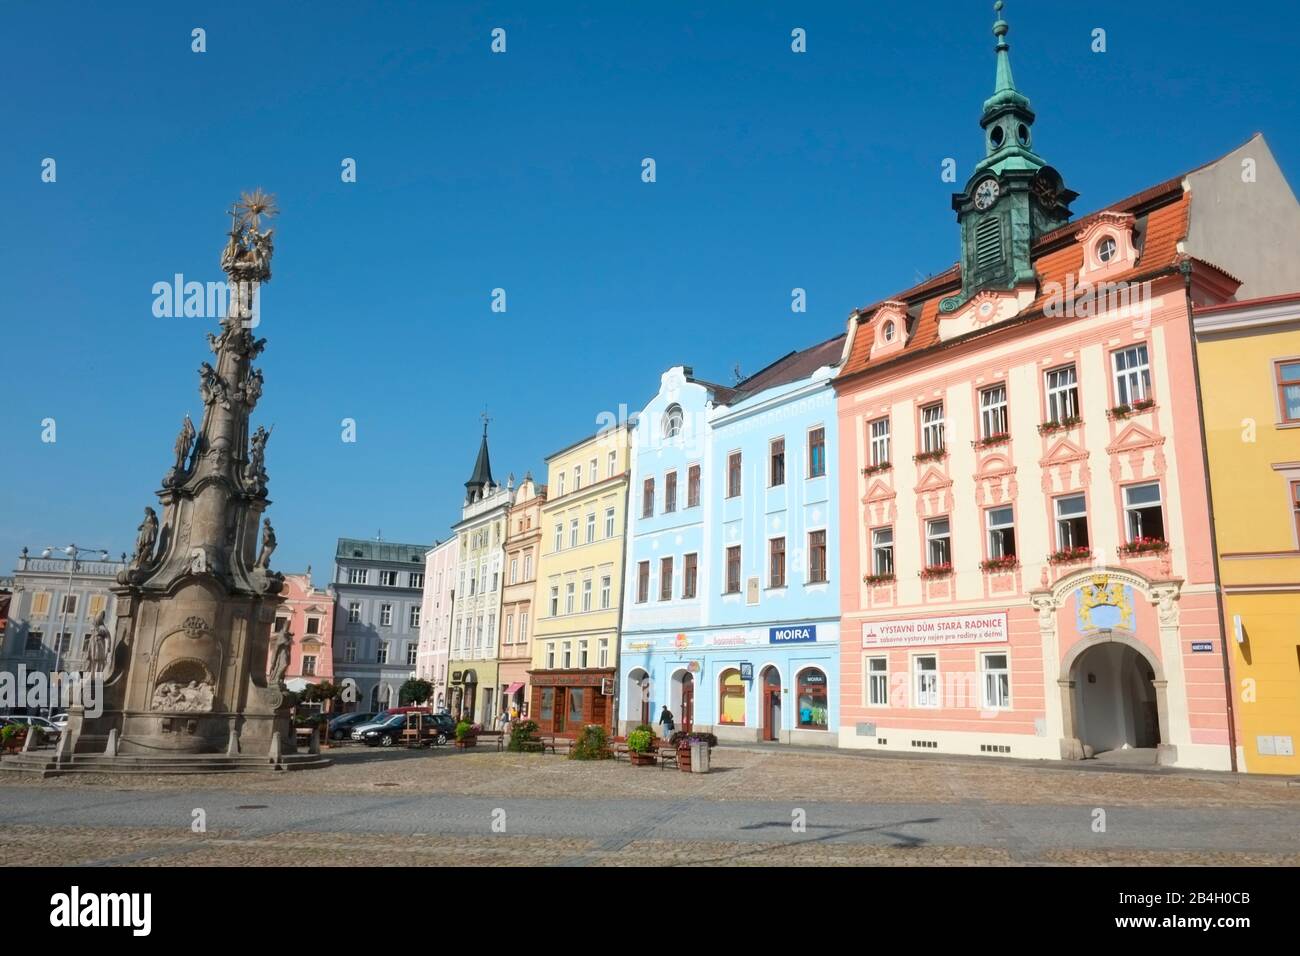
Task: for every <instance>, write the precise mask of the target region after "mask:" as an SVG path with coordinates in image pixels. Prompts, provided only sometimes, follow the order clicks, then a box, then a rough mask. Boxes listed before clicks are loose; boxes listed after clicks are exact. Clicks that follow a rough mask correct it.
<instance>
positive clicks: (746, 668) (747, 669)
mask: <svg viewBox="0 0 1300 956" xmlns="http://www.w3.org/2000/svg"><path fill="white" fill-rule="evenodd" d="M740 679H741V680H749V681H752V680H753V679H754V665H753V663H751V662H750V661H741V662H740Z"/></svg>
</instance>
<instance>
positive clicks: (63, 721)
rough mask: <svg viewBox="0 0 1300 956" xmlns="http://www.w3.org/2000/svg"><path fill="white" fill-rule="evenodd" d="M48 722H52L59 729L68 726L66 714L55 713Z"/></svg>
mask: <svg viewBox="0 0 1300 956" xmlns="http://www.w3.org/2000/svg"><path fill="white" fill-rule="evenodd" d="M50 723H52V724H53V725H54V726H55V727H57V728H58V729H59V730H63V729H64V728H66V727H67V726H68V715H67V714H55V715H54V716H53V717H51V718H50Z"/></svg>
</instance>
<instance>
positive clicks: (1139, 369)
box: [1111, 343, 1151, 405]
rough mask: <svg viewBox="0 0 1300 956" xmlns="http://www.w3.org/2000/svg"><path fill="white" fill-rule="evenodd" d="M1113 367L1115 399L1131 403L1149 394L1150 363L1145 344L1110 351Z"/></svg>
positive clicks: (1120, 402) (1120, 403) (1121, 403)
mask: <svg viewBox="0 0 1300 956" xmlns="http://www.w3.org/2000/svg"><path fill="white" fill-rule="evenodd" d="M1111 361H1112V362H1113V363H1114V368H1115V401H1116V403H1117V404H1119V405H1132V404H1133V403H1134V402H1137V401H1141V400H1142V399H1144V398H1147V397H1148V396H1149V395H1150V394H1151V364H1150V362H1149V361H1148V359H1147V347H1146V344H1145V343H1143V344H1142V345H1132V346H1129V347H1128V348H1126V349H1120V350H1119V351H1118V352H1112V353H1111Z"/></svg>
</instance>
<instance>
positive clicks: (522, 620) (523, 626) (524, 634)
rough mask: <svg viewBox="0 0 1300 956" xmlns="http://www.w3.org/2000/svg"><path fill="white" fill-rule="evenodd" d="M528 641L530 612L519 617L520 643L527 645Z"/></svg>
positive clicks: (525, 612)
mask: <svg viewBox="0 0 1300 956" xmlns="http://www.w3.org/2000/svg"><path fill="white" fill-rule="evenodd" d="M527 641H528V612H527V611H524V612H523V613H522V614H520V615H519V643H520V644H525V643H527Z"/></svg>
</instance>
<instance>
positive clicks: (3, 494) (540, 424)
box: [0, 0, 1300, 580]
mask: <svg viewBox="0 0 1300 956" xmlns="http://www.w3.org/2000/svg"><path fill="white" fill-rule="evenodd" d="M1006 15H1007V19H1008V21H1009V22H1010V24H1011V34H1010V38H1009V39H1010V41H1011V48H1012V62H1013V64H1014V67H1015V76H1016V81H1017V84H1018V85H1019V87H1020V88H1021V89H1022V90H1023V91H1024V92H1025V93H1026V94H1027V95H1028V96H1029V97H1030V99H1031V100H1032V103H1033V106H1034V109H1035V110H1036V111H1037V113H1038V122H1037V125H1036V127H1035V140H1036V143H1037V148H1038V151H1039V152H1040V153H1041V154H1042V155H1043V156H1044V157H1045V158H1046V159H1047V160H1048V161H1049V162H1051V163H1053V164H1054V165H1055V166H1056V167H1057V168H1058V169H1059V170H1060V171H1061V172H1062V174H1063V175H1064V177H1065V181H1066V183H1067V184H1068V185H1069V186H1071V187H1072V188H1074V189H1076V190H1078V191H1079V193H1081V196H1080V199H1079V200H1078V201H1077V202H1076V204H1075V209H1076V211H1077V212H1079V213H1085V212H1087V211H1089V210H1092V209H1095V208H1098V207H1100V206H1103V205H1105V204H1107V203H1110V202H1112V201H1114V200H1116V199H1119V198H1122V197H1123V196H1125V195H1127V194H1129V193H1132V192H1135V191H1137V190H1139V189H1141V188H1144V187H1145V186H1148V185H1150V184H1152V183H1155V182H1157V181H1159V180H1162V179H1164V178H1167V177H1169V176H1171V175H1175V174H1177V173H1179V172H1183V171H1185V170H1187V169H1189V168H1191V167H1193V166H1195V165H1197V164H1199V163H1201V162H1204V161H1206V160H1209V159H1212V158H1214V157H1216V156H1218V155H1220V154H1222V153H1224V152H1227V151H1228V150H1229V149H1231V148H1233V147H1235V146H1237V145H1238V144H1240V143H1241V142H1243V141H1244V140H1246V139H1247V138H1248V137H1249V136H1250V135H1251V134H1252V133H1253V132H1255V131H1256V130H1260V131H1263V132H1264V134H1265V135H1266V136H1267V137H1268V140H1269V142H1270V144H1271V145H1272V147H1273V150H1274V152H1275V153H1276V154H1277V156H1278V159H1279V161H1280V162H1281V164H1282V167H1283V169H1284V171H1286V172H1287V174H1288V176H1289V178H1290V179H1291V181H1292V183H1293V185H1296V184H1298V183H1300V119H1298V116H1300V110H1298V109H1297V107H1296V103H1297V102H1300V73H1297V70H1296V62H1297V60H1298V59H1300V55H1298V54H1300V41H1298V40H1297V38H1296V36H1297V35H1296V29H1295V20H1294V4H1293V3H1277V4H1275V5H1270V4H1267V3H1263V4H1250V5H1248V6H1245V7H1241V6H1238V7H1234V6H1232V5H1230V4H1229V5H1225V4H1224V3H1222V2H1214V3H1211V2H1207V0H1187V2H1183V3H1179V4H1177V5H1173V6H1171V5H1168V4H1143V3H1127V4H1124V3H1113V2H1107V3H1100V2H1098V3H1069V4H1066V3H1060V4H1057V3H1043V2H1034V3H1030V2H1027V0H1010V2H1009V3H1008V5H1007V9H1006ZM2 16H3V26H0V58H2V60H3V63H4V64H5V69H6V73H7V75H8V76H9V82H8V84H7V95H6V96H5V97H4V105H3V106H2V107H0V111H2V112H0V116H2V117H3V129H4V133H5V139H6V146H5V148H4V149H3V150H0V200H2V206H0V208H3V214H4V218H5V222H4V229H5V233H6V235H7V241H6V242H5V244H4V255H3V266H2V267H0V269H2V271H0V275H2V276H3V278H4V282H3V284H2V285H0V288H3V290H4V295H3V306H2V307H3V312H4V319H5V321H4V325H3V328H2V329H0V336H2V337H0V347H2V348H3V354H4V358H5V361H4V366H3V368H4V372H3V382H4V398H3V403H2V405H0V408H2V409H3V412H2V414H0V448H2V449H3V453H4V464H3V468H2V469H0V569H3V570H2V571H0V573H3V571H7V570H8V568H10V567H12V565H13V559H14V558H16V556H17V553H18V550H19V548H20V547H21V546H23V545H24V544H25V545H28V546H29V547H31V548H33V549H39V548H41V547H43V546H45V545H47V544H55V545H62V544H64V543H66V542H68V541H75V542H76V543H78V544H81V545H83V546H92V547H97V546H106V547H108V548H109V549H110V550H112V551H114V552H115V553H116V552H118V551H122V550H128V549H129V547H130V545H131V542H132V541H133V540H134V533H135V527H136V524H137V523H138V520H139V516H140V514H141V511H142V509H143V507H144V506H145V505H150V504H155V502H156V499H155V498H154V496H153V492H154V491H155V489H156V488H157V487H158V484H159V481H160V479H161V478H162V476H163V474H164V471H165V470H166V468H167V467H168V465H169V463H170V459H171V446H172V441H173V439H174V437H175V434H176V430H177V428H178V426H179V423H180V420H181V416H182V415H183V413H184V412H186V411H189V412H190V413H191V414H192V415H193V416H194V417H195V419H196V420H197V419H198V416H199V414H200V412H201V409H202V406H201V404H200V401H199V397H198V390H197V386H198V377H197V374H196V371H195V370H196V369H197V368H198V365H199V363H200V362H201V361H203V360H204V359H205V358H207V357H208V356H207V352H206V345H205V343H204V338H203V333H204V332H205V331H207V330H208V329H210V328H212V327H214V326H213V323H211V322H208V321H206V320H199V319H183V318H182V319H160V318H155V317H154V316H153V314H152V311H151V307H152V303H153V296H152V294H151V291H150V290H151V287H152V285H153V283H155V282H158V281H169V280H170V278H171V276H172V275H173V274H174V273H177V272H180V273H183V274H184V275H185V276H186V277H187V278H192V279H199V280H201V281H206V280H209V279H218V278H220V273H219V270H218V255H219V253H220V250H221V246H222V244H223V241H224V238H225V235H224V232H225V230H226V228H227V225H228V222H227V220H226V218H225V217H224V216H223V212H224V210H225V209H226V208H227V207H228V205H229V204H230V202H231V201H232V200H233V199H234V198H236V196H237V195H238V193H239V191H240V190H242V189H251V188H252V187H254V186H262V187H264V188H266V189H268V190H271V191H273V192H275V193H276V194H277V195H278V197H279V200H280V205H281V207H282V215H281V217H280V218H279V220H277V222H276V228H277V232H276V239H277V245H276V255H275V263H274V273H275V276H274V280H273V281H272V283H271V284H270V286H269V287H268V288H267V289H266V294H265V305H264V309H263V325H262V330H261V331H262V334H264V335H265V336H266V337H267V338H268V340H269V343H268V346H267V350H266V352H265V353H264V354H263V356H262V359H261V366H262V368H263V369H264V371H265V374H266V392H265V395H264V397H263V400H262V403H261V405H260V406H259V407H258V409H257V411H256V413H255V414H256V417H255V421H257V422H264V423H266V424H268V425H269V424H271V423H274V425H275V434H274V437H273V439H272V440H271V443H270V444H269V446H268V449H267V464H268V468H269V471H270V475H271V485H270V493H271V497H272V499H273V501H274V504H273V506H272V508H271V511H270V515H271V516H272V518H273V520H274V523H275V525H276V530H277V533H278V537H279V541H280V547H279V551H278V552H277V554H276V559H275V563H276V565H277V567H279V568H280V569H281V570H300V569H302V568H303V567H304V566H305V565H307V564H308V563H311V564H312V565H313V566H314V569H315V571H316V573H317V579H318V580H320V579H321V578H322V577H327V576H328V573H329V569H330V566H331V560H332V555H333V551H334V542H335V538H336V537H338V536H340V535H347V536H373V535H374V534H375V533H376V532H377V531H379V530H380V529H382V531H383V535H384V537H385V538H387V539H389V540H396V541H406V542H432V541H433V540H434V539H435V538H442V537H445V536H446V535H447V533H448V527H449V525H450V524H451V523H452V522H453V521H454V520H456V518H457V517H458V514H459V507H460V503H461V498H462V495H463V492H464V488H463V482H464V481H465V479H466V478H467V477H468V476H469V472H470V469H471V467H472V465H473V462H474V456H475V452H476V450H477V444H478V436H479V430H480V425H479V419H478V416H479V413H480V411H481V410H482V409H483V407H484V406H485V405H486V406H487V407H488V409H489V411H490V414H491V415H492V417H493V425H492V432H491V444H492V461H493V466H494V470H495V471H496V473H497V476H498V477H499V478H500V479H501V480H504V479H505V476H506V474H507V473H508V472H510V471H514V472H515V473H516V474H522V473H523V472H524V471H525V470H527V469H532V470H533V471H534V472H535V473H537V474H540V473H541V472H542V469H543V458H544V457H545V456H546V455H547V454H549V453H550V452H552V451H555V450H557V449H559V448H561V447H563V446H565V445H567V444H569V443H570V442H572V441H574V440H576V439H577V438H580V437H582V436H583V435H585V434H588V433H590V432H593V431H595V429H596V416H597V415H598V414H599V413H600V412H602V411H605V410H616V409H617V408H618V406H619V404H620V403H627V404H628V405H629V406H631V407H632V408H636V407H639V406H640V405H642V404H644V402H645V401H646V399H647V398H648V397H649V396H650V395H651V394H652V393H653V392H654V390H655V389H656V387H657V385H658V376H659V374H660V372H661V371H662V370H663V369H664V368H666V367H668V366H670V365H673V364H678V363H686V364H691V365H693V366H694V367H695V369H696V371H697V373H698V374H700V375H702V376H706V377H712V378H715V379H718V380H723V381H726V380H728V377H729V375H730V373H731V369H732V368H733V367H734V366H735V365H736V364H739V365H740V366H741V368H742V369H744V370H747V371H754V370H757V369H758V368H759V367H761V366H763V365H766V364H767V363H768V362H770V361H772V360H773V359H774V358H776V357H778V356H779V355H781V354H783V353H785V352H786V351H789V350H790V349H794V348H800V347H803V346H806V345H810V344H812V343H814V342H817V341H820V340H822V339H825V338H828V337H830V336H832V335H835V334H837V333H838V332H839V331H841V330H842V329H843V326H844V321H845V318H846V316H847V314H848V312H849V311H850V309H852V308H854V307H855V306H859V305H864V304H867V303H869V302H872V301H875V300H876V299H879V298H882V297H884V296H886V295H889V294H891V293H894V292H897V291H899V290H901V289H903V288H905V287H907V286H908V285H911V284H912V283H913V282H915V281H916V280H918V279H919V278H922V277H924V276H926V275H928V274H931V273H934V272H938V271H942V270H943V269H945V268H947V267H948V266H949V265H951V263H952V262H953V261H954V260H955V258H956V256H957V250H958V235H957V229H956V226H955V223H954V219H953V214H952V211H951V209H950V206H949V195H950V193H951V192H952V191H953V186H952V184H949V183H945V182H943V181H942V180H941V178H940V165H941V163H942V161H943V159H944V158H945V157H953V158H955V159H956V160H957V163H958V178H959V180H962V181H964V180H965V178H966V176H967V175H968V174H969V172H970V169H971V166H972V165H973V164H974V163H975V162H976V161H977V160H978V159H980V158H981V156H982V155H983V153H982V148H981V137H980V131H979V128H978V118H979V113H980V105H981V103H982V101H983V99H984V98H985V97H986V96H988V95H989V93H990V92H991V90H992V84H993V67H994V57H993V38H992V35H991V33H990V28H991V25H992V21H993V15H992V4H991V3H989V2H982V0H979V2H968V0H963V2H961V3H956V2H932V3H926V4H924V5H923V6H922V7H918V6H915V5H909V4H907V3H861V2H859V3H848V2H836V3H830V2H825V3H817V2H801V3H781V4H777V3H762V2H756V0H749V2H721V0H711V2H708V3H689V4H688V3H678V2H668V0H665V2H656V3H652V4H633V3H621V2H620V3H609V2H589V3H570V2H562V0H552V2H546V3H540V2H518V0H516V2H499V3H490V4H489V3H456V4H453V3H383V4H369V3H351V2H350V3H331V2H314V3H310V4H301V3H249V2H224V3H219V4H217V3H213V4H181V3H170V2H169V3H161V2H159V3H152V4H143V3H134V4H117V3H112V4H93V5H92V4H85V3H83V4H67V3H59V2H46V3H36V2H24V0H11V2H9V3H6V4H5V7H4V11H3V14H2ZM194 27H203V28H204V29H205V30H206V31H207V46H208V51H207V52H206V53H204V54H195V53H192V52H191V50H190V44H191V40H190V31H191V29H192V28H194ZM494 27H502V28H504V29H505V30H506V31H507V51H508V52H507V53H506V54H504V55H493V54H492V53H491V52H490V51H489V43H490V37H489V34H490V31H491V30H492V29H493V28H494ZM794 27H803V28H804V29H806V30H807V33H808V52H807V53H806V54H803V55H796V54H794V53H792V52H791V50H790V31H791V30H792V29H793V28H794ZM1096 27H1101V28H1103V29H1105V30H1106V34H1107V36H1106V40H1107V52H1105V53H1104V54H1097V53H1093V52H1092V51H1091V49H1090V45H1091V42H1092V30H1093V29H1094V28H1096ZM1098 104H1100V105H1101V108H1100V109H1098V108H1097V107H1098ZM647 156H649V157H653V158H654V159H655V160H656V162H657V167H658V168H657V173H658V182H656V183H654V184H652V185H647V184H645V183H642V182H641V179H640V172H641V165H640V164H641V160H642V158H643V157H647ZM45 157H53V158H55V159H56V160H57V163H58V167H57V169H58V181H57V183H54V184H46V183H42V182H41V181H40V164H41V161H42V159H43V158H45ZM344 157H354V158H355V159H356V160H357V165H358V182H356V183H355V184H345V183H343V182H341V181H340V175H339V173H340V162H341V161H342V159H343V158H344ZM498 286H499V287H503V288H505V289H506V291H507V296H508V307H509V311H508V312H507V313H505V314H504V315H502V314H496V313H493V312H492V311H490V309H489V305H490V292H491V290H492V289H493V288H494V287H498ZM796 286H798V287H803V288H805V289H807V294H808V311H807V313H805V314H801V315H796V314H792V313H791V311H790V307H789V303H790V290H791V289H792V288H794V287H796ZM47 417H52V418H54V419H55V420H56V421H57V427H58V440H57V442H56V443H54V444H45V443H42V441H41V424H40V423H41V420H42V419H44V418H47ZM345 417H350V418H354V419H356V421H357V423H358V440H357V442H356V443H355V444H345V443H343V442H342V441H341V440H340V424H339V423H340V420H341V419H343V418H345Z"/></svg>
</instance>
